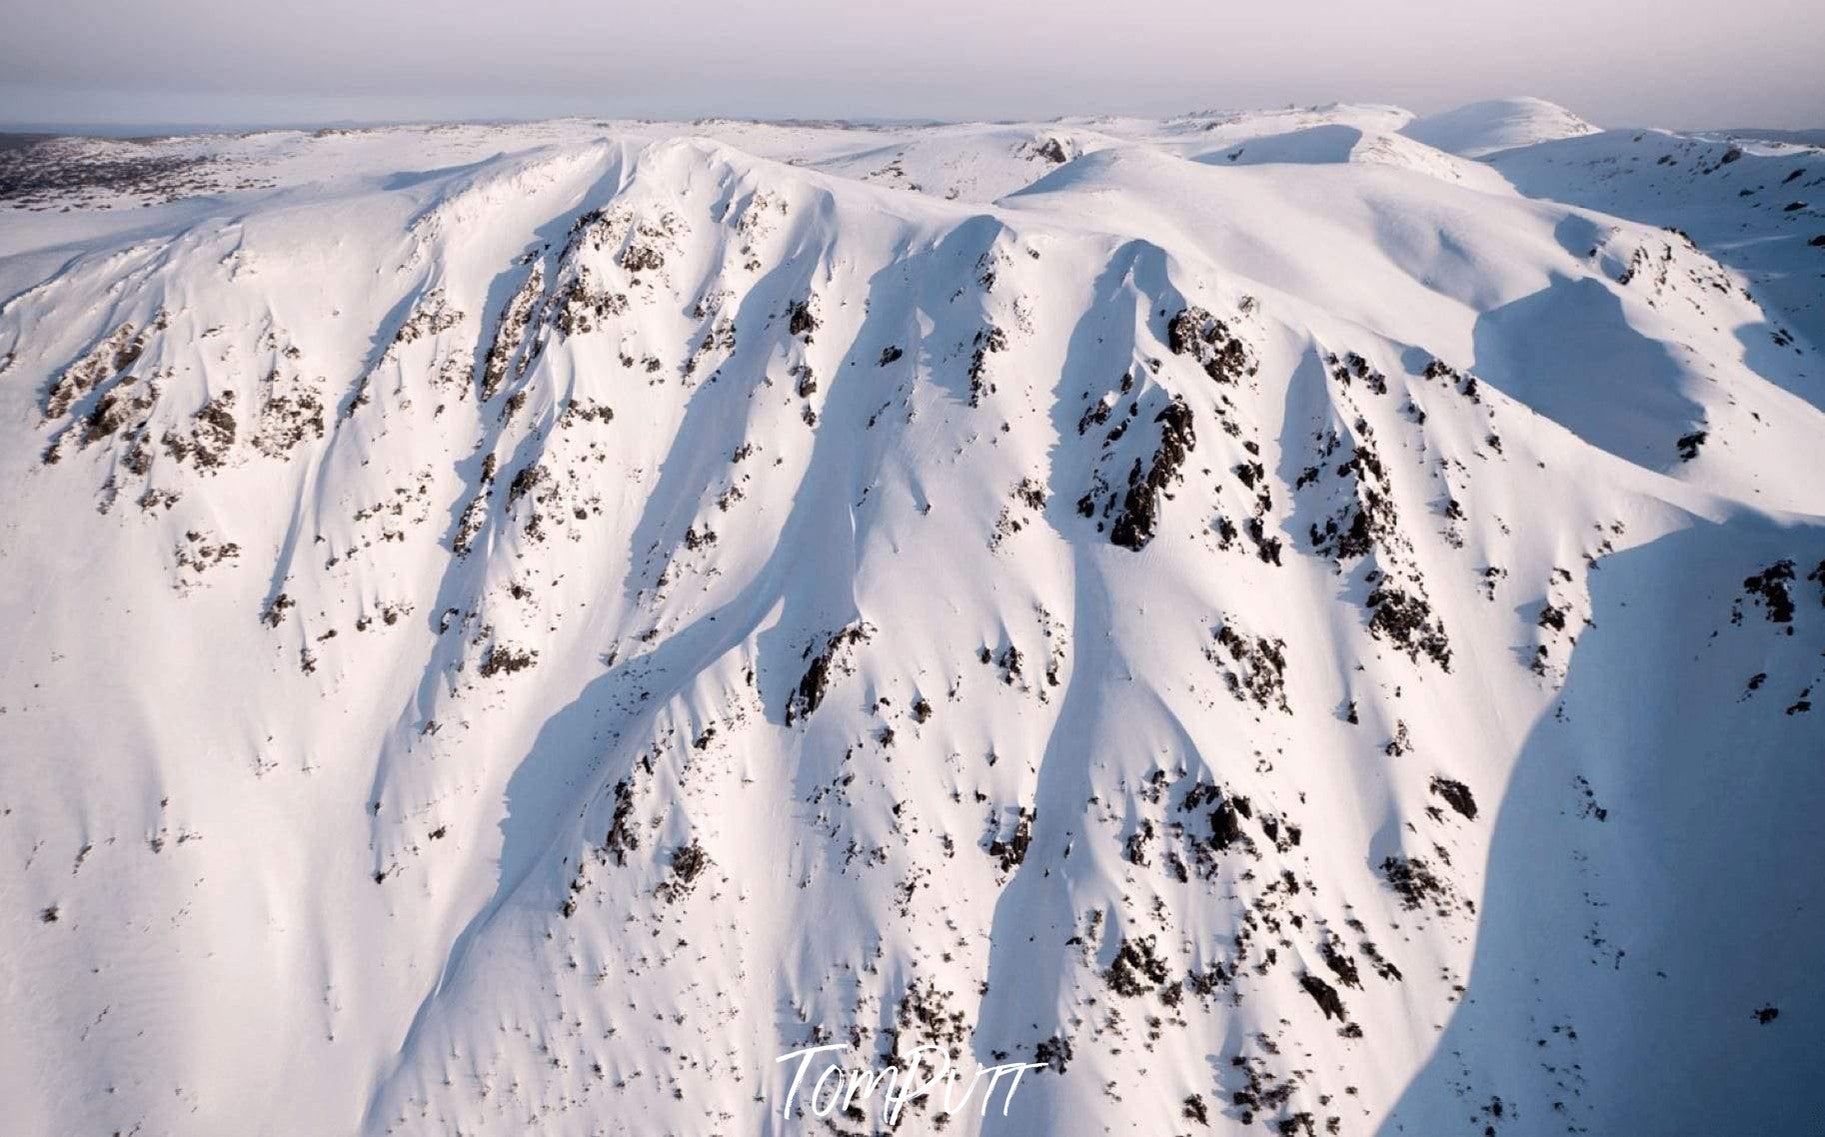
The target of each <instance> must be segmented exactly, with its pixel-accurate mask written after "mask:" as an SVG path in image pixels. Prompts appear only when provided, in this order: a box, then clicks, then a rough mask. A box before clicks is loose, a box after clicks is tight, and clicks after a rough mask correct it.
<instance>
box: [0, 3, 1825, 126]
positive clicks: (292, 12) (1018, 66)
mask: <svg viewBox="0 0 1825 1137" xmlns="http://www.w3.org/2000/svg"><path fill="white" fill-rule="evenodd" d="M1821 8H1822V4H1821V0H1732V2H1728V3H1719V2H1716V0H1532V2H1527V0H1508V2H1505V3H1499V4H1497V3H1485V2H1482V0H1251V2H1249V3H1243V4H1237V3H1233V2H1229V0H1202V2H1200V0H1043V2H1042V0H913V2H907V3H897V4H894V3H883V2H880V0H772V2H770V3H742V2H740V0H648V2H646V3H643V4H637V5H636V4H628V3H623V2H618V0H596V2H591V3H579V2H578V0H310V2H305V0H135V2H129V0H0V122H4V123H7V124H12V125H18V124H26V123H37V124H60V125H73V124H122V123H138V124H160V125H174V124H183V123H198V124H204V123H206V124H222V125H256V124H270V123H290V124H301V123H316V122H331V121H345V120H358V121H372V120H418V119H437V118H526V117H537V116H545V115H558V114H591V115H620V116H651V117H667V118H673V117H695V116H700V115H729V116H738V117H764V118H777V117H787V116H807V117H810V116H832V117H835V116H849V117H899V118H924V117H930V118H946V119H957V118H1014V117H1052V116H1054V115H1060V114H1085V113H1099V112H1109V113H1117V112H1131V113H1143V114H1169V113H1175V112H1179V111H1186V110H1191V109H1198V108H1213V107H1224V108H1242V107H1257V106H1274V105H1283V104H1286V103H1300V104H1307V103H1321V102H1330V101H1334V100H1342V101H1358V102H1392V103H1398V104H1400V105H1402V106H1406V107H1410V108H1412V109H1414V110H1417V111H1421V112H1426V111H1433V110H1442V109H1446V108H1448V107H1451V106H1455V105H1457V104H1460V103H1464V102H1468V101H1472V100H1474V99H1479V98H1489V97H1496V96H1502V95H1511V94H1531V95H1539V96H1541V97H1543V98H1548V99H1552V100H1554V101H1556V102H1561V103H1564V104H1566V105H1567V106H1569V107H1571V108H1572V109H1573V110H1575V111H1577V112H1579V113H1580V114H1582V115H1584V116H1585V117H1586V118H1589V119H1592V120H1593V121H1596V122H1598V123H1600V124H1603V125H1607V126H1669V127H1692V128H1702V127H1714V126H1747V125H1754V126H1763V127H1825V13H1822V11H1821Z"/></svg>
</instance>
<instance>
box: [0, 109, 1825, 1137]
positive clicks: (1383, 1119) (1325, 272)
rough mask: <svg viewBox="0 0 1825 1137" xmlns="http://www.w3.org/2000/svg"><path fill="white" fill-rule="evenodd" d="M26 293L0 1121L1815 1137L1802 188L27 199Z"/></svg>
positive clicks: (694, 165)
mask: <svg viewBox="0 0 1825 1137" xmlns="http://www.w3.org/2000/svg"><path fill="white" fill-rule="evenodd" d="M0 304H3V306H0V483H3V484H4V485H5V487H6V488H5V494H4V498H3V500H0V583H3V585H4V587H3V588H0V986H3V988H4V1021H5V1027H4V1029H3V1030H0V1100H4V1102H5V1107H4V1112H5V1120H4V1122H0V1128H4V1129H5V1130H6V1131H7V1132H9V1133H17V1134H27V1135H37V1134H44V1135H62V1134H72V1135H73V1134H101V1135H106V1134H120V1135H136V1137H153V1135H165V1134H171V1135H196V1134H202V1135H215V1134H222V1135H233V1137H256V1135H268V1134H270V1135H275V1137H300V1135H304V1137H310V1135H317V1134H323V1135H338V1137H340V1135H352V1134H359V1135H363V1137H380V1135H383V1134H465V1135H519V1134H527V1133H540V1134H563V1135H570V1134H574V1135H579V1137H582V1135H593V1134H641V1135H663V1134H673V1135H679V1137H697V1135H706V1137H707V1135H728V1137H736V1135H762V1137H783V1135H786V1134H799V1133H807V1134H812V1133H817V1134H822V1133H831V1134H848V1135H857V1137H859V1135H862V1134H872V1133H876V1132H886V1131H888V1130H889V1129H890V1128H891V1129H892V1131H893V1132H896V1133H927V1132H942V1133H943V1134H945V1135H946V1137H951V1135H962V1137H969V1135H973V1134H978V1133H981V1134H1009V1135H1033V1137H1041V1135H1052V1134H1060V1135H1066V1137H1080V1135H1085V1137H1093V1135H1101V1134H1134V1135H1139V1137H1164V1135H1187V1137H1201V1135H1203V1134H1206V1133H1214V1134H1257V1133H1260V1134H1291V1135H1302V1137H1318V1135H1320V1134H1333V1133H1336V1134H1352V1135H1378V1137H1393V1135H1397V1134H1410V1135H1413V1137H1440V1135H1446V1134H1466V1135H1473V1134H1486V1135H1489V1134H1493V1135H1498V1137H1521V1135H1533V1134H1558V1133H1573V1134H1579V1133H1589V1134H1602V1135H1634V1134H1656V1135H1660V1134H1724V1133H1731V1134H1777V1133H1799V1132H1806V1131H1811V1129H1810V1128H1809V1127H1816V1126H1818V1125H1820V1124H1822V1123H1825V1122H1822V1120H1821V1119H1825V1079H1821V1078H1820V1077H1819V1071H1820V1070H1821V1068H1825V947H1822V945H1825V821H1822V818H1825V705H1817V704H1825V357H1822V356H1821V355H1820V350H1821V347H1825V151H1821V150H1819V149H1815V148H1809V147H1805V146H1800V145H1794V144H1790V143H1783V142H1779V141H1764V140H1757V139H1755V138H1753V137H1723V136H1716V137H1713V136H1698V135H1683V134H1678V133H1671V132H1666V131H1658V130H1621V131H1619V130H1599V129H1597V128H1596V127H1594V126H1592V125H1590V124H1589V123H1586V122H1584V121H1582V120H1581V119H1579V118H1577V116H1575V115H1573V114H1572V113H1571V112H1569V111H1566V110H1564V109H1563V108H1560V107H1556V106H1553V105H1551V104H1548V103H1542V102H1539V101H1537V100H1504V101H1501V102H1498V103H1488V104H1477V105H1475V106H1473V107H1469V108H1464V109H1462V110H1459V111H1454V112H1451V113H1449V114H1443V115H1437V116H1432V117H1429V118H1419V119H1416V118H1414V116H1412V115H1411V114H1409V113H1407V112H1405V111H1402V110H1399V109H1397V108H1393V107H1385V106H1330V107H1321V108H1312V109H1287V110H1277V111H1269V112H1259V113H1243V114H1231V113H1214V112H1213V113H1198V114H1190V115H1185V116H1182V117H1178V118H1172V119H1165V120H1141V119H1133V118H1096V119H1090V118H1079V119H1063V120H1057V121H1051V122H1043V123H997V124H966V125H895V124H888V125H857V124H850V123H840V122H837V123H777V124H764V123H753V122H739V121H724V120H715V121H698V122H691V123H649V122H597V121H585V120H563V121H553V122H541V123H533V124H526V125H478V126H467V125H439V126H423V127H389V128H377V129H351V130H323V131H318V132H314V133H312V132H296V131H289V132H287V131H275V132H266V133H256V134H246V135H195V136H186V137H178V138H171V139H162V140H139V141H102V140H94V139H20V140H14V141H13V142H11V143H10V144H8V145H7V146H5V147H4V148H0ZM827 1045H828V1046H838V1047H840V1048H841V1049H840V1050H833V1051H831V1052H830V1053H831V1054H832V1055H833V1056H834V1060H838V1061H841V1062H842V1063H844V1064H845V1065H846V1066H847V1067H851V1068H858V1069H873V1070H877V1071H878V1070H881V1069H884V1068H887V1067H888V1066H891V1065H892V1064H894V1063H895V1062H896V1061H898V1060H901V1059H903V1058H905V1057H906V1056H907V1055H909V1054H911V1053H913V1052H914V1051H915V1050H917V1049H918V1048H920V1047H935V1048H936V1049H934V1050H928V1051H927V1053H929V1054H934V1055H935V1054H942V1055H944V1056H945V1057H946V1058H948V1059H950V1060H951V1061H952V1062H953V1063H954V1064H955V1065H956V1066H957V1067H958V1068H960V1069H963V1070H966V1071H974V1070H976V1069H977V1068H978V1067H988V1068H992V1067H995V1066H998V1065H999V1066H1006V1067H1008V1068H1014V1067H1019V1066H1022V1065H1024V1064H1038V1065H1041V1066H1043V1068H1039V1069H1034V1070H1030V1071H1028V1072H1027V1073H1026V1076H1025V1079H1024V1081H1022V1082H1021V1083H1020V1085H1019V1087H1018V1092H1017V1093H1015V1094H1013V1095H1012V1096H1011V1098H1010V1099H1008V1100H1007V1101H1006V1103H1005V1104H1006V1105H1007V1108H1006V1111H1005V1116H1004V1115H1003V1112H1002V1106H1003V1104H1004V1099H1003V1097H1002V1096H997V1097H996V1098H995V1100H994V1103H993V1108H989V1109H986V1110H984V1109H982V1108H980V1107H981V1105H982V1099H981V1097H980V1096H978V1097H977V1098H976V1099H975V1101H973V1102H972V1103H971V1104H970V1106H969V1108H960V1109H957V1110H954V1111H951V1112H947V1111H946V1110H945V1109H944V1102H943V1100H942V1098H941V1096H940V1095H937V1094H933V1095H928V1096H926V1097H923V1098H918V1099H916V1100H913V1101H911V1102H910V1103H907V1104H906V1105H905V1108H904V1111H903V1112H902V1113H900V1114H898V1115H897V1118H896V1120H897V1126H891V1127H890V1124H889V1122H888V1121H887V1118H886V1110H885V1108H884V1107H883V1106H882V1104H881V1101H880V1099H879V1097H878V1096H877V1097H876V1098H875V1100H873V1101H867V1102H864V1101H861V1100H860V1099H859V1097H858V1100H857V1101H855V1102H851V1103H849V1104H848V1106H847V1107H844V1108H836V1109H831V1110H827V1111H826V1113H827V1116H822V1117H820V1116H817V1115H816V1113H815V1112H813V1111H810V1110H807V1109H806V1108H804V1106H805V1103H806V1100H807V1099H806V1094H805V1087H801V1088H800V1091H799V1094H798V1096H797V1098H796V1099H795V1101H794V1103H793V1109H792V1111H791V1113H790V1115H789V1116H782V1102H783V1101H784V1099H785V1097H786V1094H787V1091H788V1089H789V1086H788V1082H789V1081H790V1073H791V1064H790V1063H788V1064H780V1063H779V1062H777V1058H778V1057H779V1056H781V1055H785V1054H788V1053H791V1052H795V1051H800V1050H802V1049H804V1048H808V1047H821V1046H827ZM819 1068H821V1066H820V1067H813V1068H812V1069H811V1072H810V1075H809V1077H808V1078H807V1085H809V1081H810V1079H814V1078H816V1077H817V1072H818V1069H819ZM1005 1092H1006V1086H1005V1085H1004V1086H1003V1089H1002V1091H999V1092H998V1093H999V1094H1005ZM827 1101H828V1099H825V1102H827ZM817 1104H824V1102H820V1103H817Z"/></svg>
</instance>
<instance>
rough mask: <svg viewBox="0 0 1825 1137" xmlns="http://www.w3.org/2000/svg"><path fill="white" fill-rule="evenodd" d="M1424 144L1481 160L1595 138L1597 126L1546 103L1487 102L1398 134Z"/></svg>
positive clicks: (1426, 119) (1523, 100)
mask: <svg viewBox="0 0 1825 1137" xmlns="http://www.w3.org/2000/svg"><path fill="white" fill-rule="evenodd" d="M1401 132H1402V133H1403V134H1405V135H1406V136H1407V137H1409V138H1412V139H1416V140H1417V141H1420V142H1423V143H1425V144H1426V145H1427V146H1431V147H1435V148H1437V149H1439V150H1443V151H1445V152H1446V153H1448V154H1456V155H1459V156H1460V157H1464V158H1482V157H1485V156H1487V155H1490V154H1495V153H1497V152H1499V151H1503V150H1513V149H1515V148H1516V147H1519V146H1532V145H1534V144H1535V143H1539V142H1551V141H1553V140H1555V139H1559V138H1576V137H1577V136H1579V135H1582V134H1594V133H1596V132H1597V128H1596V127H1594V126H1592V125H1591V124H1590V123H1588V122H1585V121H1584V120H1583V119H1581V118H1579V117H1578V116H1577V115H1575V114H1573V113H1572V112H1571V111H1568V110H1566V109H1565V108H1564V107H1562V106H1560V105H1558V104H1557V103H1549V102H1547V101H1546V100H1545V99H1530V98H1517V99H1490V100H1488V101H1487V102H1481V103H1471V104H1470V105H1468V106H1463V107H1458V108H1457V109H1456V110H1450V111H1445V112H1443V113H1441V114H1435V115H1426V116H1424V117H1422V118H1416V119H1414V120H1413V121H1412V122H1410V123H1408V124H1407V125H1406V126H1405V127H1403V128H1402V131H1401Z"/></svg>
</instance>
